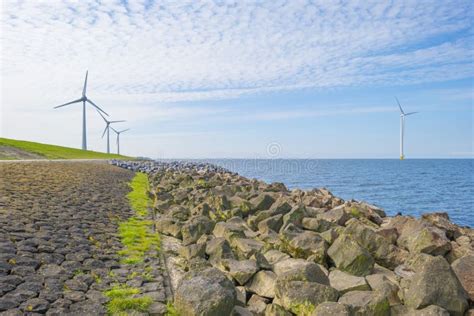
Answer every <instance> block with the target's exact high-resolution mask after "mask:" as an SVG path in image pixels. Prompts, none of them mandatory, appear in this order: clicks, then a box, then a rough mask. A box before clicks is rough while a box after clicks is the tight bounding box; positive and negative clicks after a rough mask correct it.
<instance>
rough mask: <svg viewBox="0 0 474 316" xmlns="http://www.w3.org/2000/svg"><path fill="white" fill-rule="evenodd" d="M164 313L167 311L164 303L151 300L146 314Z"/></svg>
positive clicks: (152, 315) (157, 314)
mask: <svg viewBox="0 0 474 316" xmlns="http://www.w3.org/2000/svg"><path fill="white" fill-rule="evenodd" d="M166 313H167V307H166V304H163V303H160V302H153V303H152V304H151V305H150V306H149V307H148V314H149V315H151V316H162V315H166Z"/></svg>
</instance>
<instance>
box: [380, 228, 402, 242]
mask: <svg viewBox="0 0 474 316" xmlns="http://www.w3.org/2000/svg"><path fill="white" fill-rule="evenodd" d="M376 233H377V235H380V236H382V237H383V238H385V239H386V240H388V241H389V242H390V243H391V244H395V243H396V242H397V239H398V231H397V230H396V229H395V228H380V229H377V230H376Z"/></svg>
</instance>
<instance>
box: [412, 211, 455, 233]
mask: <svg viewBox="0 0 474 316" xmlns="http://www.w3.org/2000/svg"><path fill="white" fill-rule="evenodd" d="M421 218H422V219H423V220H425V221H427V222H429V223H430V224H432V225H433V226H435V227H438V228H439V229H441V230H443V231H444V232H445V233H446V236H447V237H448V238H450V239H456V238H458V237H460V236H461V230H460V229H459V227H458V226H457V225H455V224H453V223H451V221H450V220H449V215H448V213H446V212H438V213H425V214H423V215H421Z"/></svg>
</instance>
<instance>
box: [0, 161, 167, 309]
mask: <svg viewBox="0 0 474 316" xmlns="http://www.w3.org/2000/svg"><path fill="white" fill-rule="evenodd" d="M133 175H134V174H133V172H131V171H128V170H125V169H121V168H117V167H113V166H110V165H108V164H106V163H104V162H56V163H48V162H31V163H21V164H18V163H4V164H0V315H39V314H46V315H69V314H70V315H103V314H105V312H106V309H105V307H104V304H105V303H106V301H107V298H106V297H105V296H104V295H103V294H102V292H103V291H104V290H106V289H108V288H110V286H111V285H112V284H114V283H116V282H120V283H122V284H125V283H126V284H128V285H129V286H133V287H136V288H139V289H140V294H139V295H149V296H151V297H152V298H153V301H154V303H153V304H152V305H151V306H150V307H149V311H148V312H145V313H143V314H145V315H147V314H154V315H160V314H162V313H163V312H164V310H165V305H164V304H163V303H164V302H165V301H166V297H165V296H166V295H165V290H164V285H163V278H162V276H161V269H160V267H159V259H156V258H154V259H152V260H146V261H145V263H143V265H142V266H140V267H138V268H139V269H140V270H142V269H146V271H147V277H146V278H144V277H143V276H142V272H143V271H135V270H134V269H137V267H130V266H127V265H123V264H121V263H120V258H119V257H118V255H117V252H118V251H119V250H120V249H122V245H121V243H120V238H119V236H118V233H117V228H118V223H119V222H120V221H122V220H125V219H126V218H128V217H130V216H132V215H133V212H132V211H131V210H130V208H129V204H128V201H127V198H126V195H127V193H128V192H129V190H130V189H129V187H128V182H129V181H130V180H131V179H132V177H133Z"/></svg>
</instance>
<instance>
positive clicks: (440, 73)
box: [0, 0, 474, 158]
mask: <svg viewBox="0 0 474 316" xmlns="http://www.w3.org/2000/svg"><path fill="white" fill-rule="evenodd" d="M0 10H1V14H0V16H1V21H0V41H1V42H0V43H1V45H0V70H1V77H0V80H1V81H0V85H1V89H0V91H1V108H0V136H1V137H8V138H16V139H24V140H31V141H39V142H44V143H51V144H57V145H62V146H70V147H77V148H80V146H81V135H82V105H81V104H73V105H70V106H67V107H63V108H59V109H53V107H54V106H56V105H59V104H62V103H65V102H68V101H72V100H75V99H77V98H79V97H80V96H81V93H82V86H83V82H84V76H85V72H86V70H88V71H89V78H88V90H87V96H88V97H89V98H90V99H91V100H93V101H94V102H95V103H96V104H97V105H99V106H100V107H101V108H103V109H104V110H105V111H106V112H107V113H109V114H110V118H111V119H114V120H127V122H125V123H118V124H116V128H118V129H122V128H123V129H125V128H130V129H131V130H130V131H128V132H126V133H124V134H122V136H121V151H122V153H123V154H128V155H133V156H147V157H152V158H398V156H399V124H400V122H399V120H400V117H399V109H398V106H397V103H396V101H395V96H397V97H398V99H399V100H400V102H401V104H402V106H403V107H404V110H405V111H406V112H412V111H417V112H419V113H418V114H416V115H412V116H409V117H407V120H406V137H405V154H406V156H407V158H466V157H467V158H472V157H473V156H474V153H473V151H474V150H473V147H474V130H473V122H474V111H473V108H474V103H473V100H474V99H473V98H474V90H473V83H474V80H473V79H474V67H473V66H474V60H473V46H474V45H473V43H474V41H473V39H474V32H473V25H472V23H473V22H472V21H473V20H474V5H473V3H472V1H467V0H466V1H463V0H458V1H437V0H432V1H424V0H417V1H413V0H407V1H371V0H364V1H325V0H324V1H305V0H301V1H299V0H292V1H279V0H276V1H274V0H272V1H250V0H248V1H151V0H146V1H112V0H110V1H99V0H97V1H85V0H84V1H83V0H81V1H57V0H36V1H33V0H30V1H13V0H3V1H1V9H0ZM103 129H104V122H103V121H102V118H101V117H100V116H99V115H98V114H97V113H96V112H95V110H94V109H93V108H92V107H88V108H87V136H88V146H89V149H93V150H98V151H105V149H106V140H105V138H101V134H102V131H103ZM111 137H114V136H113V135H111ZM111 141H112V150H113V151H115V150H116V147H115V143H114V139H112V140H111Z"/></svg>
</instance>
